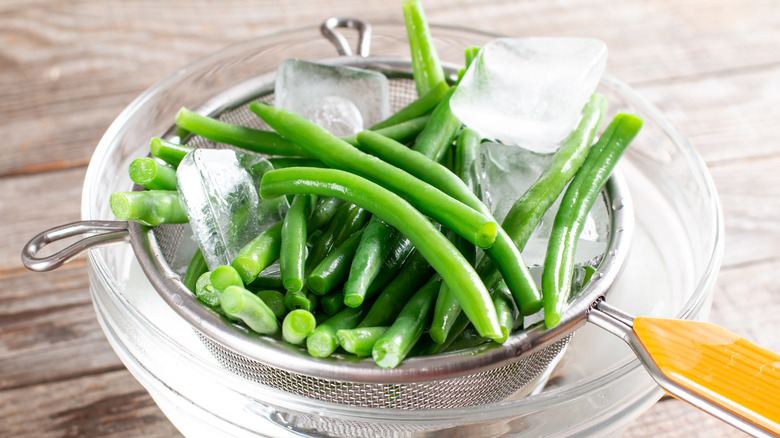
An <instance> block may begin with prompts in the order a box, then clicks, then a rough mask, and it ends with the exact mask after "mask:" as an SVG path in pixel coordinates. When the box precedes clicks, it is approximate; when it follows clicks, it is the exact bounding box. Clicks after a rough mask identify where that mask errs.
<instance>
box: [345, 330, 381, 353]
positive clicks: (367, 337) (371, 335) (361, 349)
mask: <svg viewBox="0 0 780 438" xmlns="http://www.w3.org/2000/svg"><path fill="white" fill-rule="evenodd" d="M388 328H389V327H358V328H353V329H341V330H339V331H337V332H336V338H337V339H338V341H339V345H341V347H342V348H344V350H346V351H347V352H348V353H352V354H354V355H356V356H371V351H372V350H373V348H374V344H375V343H376V341H377V340H378V339H379V338H381V337H382V335H384V334H385V332H386V331H387V329H388Z"/></svg>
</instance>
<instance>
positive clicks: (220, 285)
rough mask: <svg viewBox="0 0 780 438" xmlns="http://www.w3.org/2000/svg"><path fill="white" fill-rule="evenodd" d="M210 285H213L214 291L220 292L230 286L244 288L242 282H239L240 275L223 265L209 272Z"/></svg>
mask: <svg viewBox="0 0 780 438" xmlns="http://www.w3.org/2000/svg"><path fill="white" fill-rule="evenodd" d="M211 284H212V285H214V289H216V290H218V291H221V290H225V289H227V288H228V287H230V286H240V287H244V282H243V280H241V275H240V274H239V273H238V271H236V270H235V268H233V267H232V266H228V265H223V266H217V267H216V268H214V270H213V271H212V272H211Z"/></svg>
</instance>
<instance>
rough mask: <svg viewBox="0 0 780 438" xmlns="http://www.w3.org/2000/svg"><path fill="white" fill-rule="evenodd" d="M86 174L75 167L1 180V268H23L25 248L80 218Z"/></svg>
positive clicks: (82, 169)
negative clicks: (44, 233) (34, 239)
mask: <svg viewBox="0 0 780 438" xmlns="http://www.w3.org/2000/svg"><path fill="white" fill-rule="evenodd" d="M85 173H86V168H85V167H75V168H71V169H64V170H59V171H51V172H44V173H36V174H32V175H18V176H13V177H5V178H0V208H2V212H1V214H2V224H3V225H2V227H3V232H2V233H0V269H6V268H9V267H13V268H16V267H20V266H21V253H22V247H23V246H24V245H25V244H26V243H27V241H29V240H30V239H31V238H32V237H33V236H35V235H36V234H38V233H40V232H42V231H44V230H47V229H49V228H52V227H55V226H57V225H63V224H66V223H69V222H73V221H77V220H79V219H81V192H82V187H83V185H84V174H85ZM72 242H73V241H71V243H72ZM57 247H59V248H64V246H62V245H54V244H53V245H52V248H57ZM46 250H47V249H45V250H44V252H45V251H46ZM45 253H46V252H45ZM46 254H51V253H46Z"/></svg>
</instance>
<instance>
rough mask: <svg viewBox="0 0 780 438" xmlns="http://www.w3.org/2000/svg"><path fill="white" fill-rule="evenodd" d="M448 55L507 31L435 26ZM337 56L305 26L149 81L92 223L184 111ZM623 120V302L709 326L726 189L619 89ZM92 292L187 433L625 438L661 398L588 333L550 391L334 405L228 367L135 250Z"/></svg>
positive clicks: (96, 169) (143, 376) (143, 378)
mask: <svg viewBox="0 0 780 438" xmlns="http://www.w3.org/2000/svg"><path fill="white" fill-rule="evenodd" d="M432 33H433V35H434V38H435V39H436V44H437V48H438V50H439V55H440V57H441V59H442V61H443V62H445V63H451V64H455V65H457V64H461V63H462V59H463V49H464V48H465V47H467V46H472V45H482V44H484V43H485V42H487V41H489V40H491V39H493V38H495V37H496V35H492V34H489V33H484V32H478V31H473V30H468V29H463V28H455V27H441V26H439V27H437V26H434V27H432ZM371 51H372V53H371V55H372V56H381V57H397V58H408V46H407V41H406V31H405V28H404V27H403V24H401V23H373V35H372V37H371ZM335 56H336V53H335V50H334V46H333V45H332V44H331V43H330V42H328V41H327V40H325V39H324V38H322V37H321V36H320V35H319V32H318V30H317V29H316V28H311V27H309V28H301V29H294V30H290V31H286V32H282V33H279V34H275V35H271V36H267V37H263V38H259V39H256V40H252V41H248V42H245V43H241V44H238V45H235V46H231V47H229V48H226V49H224V50H222V51H219V52H218V53H215V54H212V55H210V56H208V57H206V58H203V59H201V60H200V61H197V62H195V63H194V64H192V65H190V66H188V67H185V68H183V69H181V70H179V71H177V72H176V73H174V74H173V75H172V76H170V77H168V78H167V79H165V80H163V81H162V82H160V83H159V84H157V85H155V86H154V87H152V88H150V89H149V90H148V91H146V92H145V93H143V94H142V95H141V96H139V97H138V98H137V99H136V100H135V101H134V102H133V103H131V104H130V105H129V106H128V107H127V108H126V109H125V110H124V111H123V112H122V113H121V114H120V115H119V117H118V118H117V119H116V120H115V121H114V123H113V124H112V125H111V126H110V128H109V129H108V131H107V132H106V134H105V135H104V137H103V138H102V140H101V141H100V143H99V145H98V147H97V150H96V151H95V154H94V156H93V157H92V160H91V162H90V165H89V169H88V171H87V176H86V181H85V184H84V194H83V200H82V216H83V219H85V220H97V219H101V220H105V219H113V217H112V214H111V212H110V209H109V203H108V197H109V195H110V194H111V193H112V192H114V191H125V190H129V189H130V188H131V187H132V182H131V181H130V179H129V177H128V174H127V168H128V166H129V164H130V162H131V161H132V160H133V159H134V158H137V157H140V156H145V155H146V154H148V145H149V140H150V139H151V138H152V137H154V136H162V135H163V134H165V133H166V132H168V131H169V129H170V128H171V126H172V122H173V120H174V118H175V115H176V113H177V111H178V109H179V108H180V107H182V106H185V107H188V108H208V109H209V110H212V111H213V110H217V109H218V108H215V107H214V104H213V103H210V102H213V99H214V98H215V96H218V95H221V94H223V93H224V92H226V90H229V89H230V88H231V87H232V86H234V85H235V84H238V83H241V82H244V81H249V80H251V79H253V78H257V77H259V76H261V75H264V74H269V73H270V72H273V71H274V70H275V69H276V66H277V65H278V64H279V63H280V62H281V61H282V60H284V59H287V58H292V57H294V58H299V59H309V60H322V59H326V58H333V57H335ZM598 91H599V92H601V93H603V94H604V95H605V96H606V97H607V99H608V101H609V103H610V109H609V113H608V117H611V116H612V115H613V114H614V113H615V112H617V111H627V112H633V113H635V114H638V115H639V116H640V117H642V118H643V119H644V121H645V125H644V127H643V129H642V132H640V134H639V136H638V137H637V139H636V140H635V142H634V143H633V144H632V146H631V147H630V148H629V150H628V151H627V153H626V155H624V157H623V158H622V160H621V163H620V167H621V169H622V171H623V174H624V176H625V178H626V180H627V182H628V187H629V190H630V191H631V194H632V197H633V203H634V208H635V212H636V218H637V224H636V225H637V229H636V234H635V237H634V243H633V246H632V250H631V254H630V256H629V259H628V262H627V265H626V267H625V270H624V273H623V275H622V277H621V278H620V280H619V282H618V283H617V285H616V287H615V288H614V290H613V292H612V293H611V295H610V296H609V302H610V304H612V305H614V306H616V307H618V308H620V309H621V310H624V311H626V312H629V313H633V314H637V315H640V314H641V315H648V316H667V317H678V318H686V319H705V318H706V317H707V313H708V311H709V308H710V304H711V296H712V292H713V284H714V281H715V277H716V275H717V271H718V268H719V266H720V261H721V257H722V251H723V239H722V236H723V229H722V226H723V225H722V219H721V216H720V210H719V206H718V201H717V196H716V193H715V189H714V185H713V183H712V181H711V178H710V176H709V174H708V172H707V170H706V167H705V165H704V163H703V161H702V160H701V158H700V157H699V155H698V154H697V153H696V151H695V150H694V149H693V147H692V146H691V145H690V143H689V142H688V141H687V140H686V139H685V138H684V137H683V136H682V135H681V134H680V133H679V132H678V131H677V130H676V128H674V126H672V125H671V124H670V123H669V122H668V121H667V120H666V119H665V118H664V116H663V115H662V114H661V113H660V112H659V111H658V110H657V109H656V108H654V107H653V106H652V105H650V104H649V103H648V102H647V101H645V100H644V99H643V98H642V97H640V96H639V95H637V94H636V93H635V92H634V91H633V90H631V89H630V88H629V87H628V86H626V85H625V84H623V83H621V82H620V81H618V80H616V79H614V78H611V77H609V76H606V77H605V78H604V79H603V80H602V82H601V84H600V85H599V90H598ZM88 257H89V263H88V264H89V278H90V289H91V293H92V297H93V301H94V305H95V309H96V312H97V316H98V320H99V322H100V324H101V327H102V328H103V330H104V332H105V334H106V337H107V338H108V340H109V342H110V343H111V345H112V347H113V348H114V350H115V351H116V353H117V354H118V355H119V357H120V359H121V360H122V361H123V362H124V363H125V365H126V366H127V368H128V369H129V370H130V372H131V373H132V374H133V375H134V376H135V377H136V378H137V379H138V380H139V381H140V382H141V383H142V384H143V385H144V386H145V387H146V389H147V390H148V391H149V393H150V394H151V396H152V397H153V398H154V400H155V402H156V403H157V404H158V405H159V406H160V408H161V409H162V411H163V412H164V413H165V415H166V416H168V418H169V419H170V420H171V421H172V422H173V424H174V425H175V426H176V427H177V428H178V429H179V430H180V431H181V432H182V433H184V434H185V435H187V436H225V435H228V436H307V435H313V436H348V437H353V436H354V437H361V436H379V435H385V436H440V435H441V436H446V435H458V436H460V435H462V436H469V437H480V436H515V435H524V434H526V435H529V436H573V435H577V436H587V435H598V436H605V435H610V434H615V435H616V434H619V433H620V432H621V431H622V430H624V429H625V427H627V426H628V424H630V422H631V421H632V420H634V419H635V418H636V417H637V416H639V415H640V414H641V413H642V412H644V411H645V410H646V409H647V408H649V407H650V406H651V405H652V404H653V403H655V402H656V401H657V400H658V399H659V398H660V396H661V395H662V391H661V390H660V389H659V388H658V387H657V386H656V385H655V383H654V382H653V381H652V380H651V378H650V377H649V375H648V374H647V373H646V372H645V371H644V369H643V368H642V366H641V365H640V364H639V362H638V360H637V359H636V358H635V357H634V356H633V354H632V353H631V351H630V350H629V349H628V347H627V346H625V345H623V343H622V341H621V340H620V339H617V338H616V337H614V336H613V335H610V334H608V333H606V332H604V331H601V330H600V329H598V328H594V327H591V326H586V327H584V328H582V329H580V330H579V331H578V333H577V334H576V335H575V336H574V338H573V340H572V342H571V343H570V345H569V348H568V352H567V353H566V354H565V355H564V357H563V359H562V360H561V361H560V363H559V364H558V365H557V367H556V368H555V370H554V371H553V372H552V375H551V376H550V378H549V381H548V384H547V385H546V386H543V387H539V388H537V390H536V391H535V392H534V393H533V394H532V395H530V396H524V397H510V398H509V399H507V400H505V401H502V402H498V403H492V404H488V405H480V406H475V407H469V408H458V409H438V410H430V409H429V410H394V409H378V408H362V407H355V406H347V405H340V404H335V403H330V402H322V401H317V400H313V399H309V398H306V397H303V396H298V395H293V394H290V393H286V392H283V391H279V390H275V389H272V388H269V387H267V386H264V385H261V384H259V383H256V382H252V381H249V380H247V379H244V378H242V377H240V376H238V375H235V374H233V373H232V372H229V371H227V370H226V369H224V368H223V367H222V366H220V364H219V363H218V362H217V361H216V360H215V359H214V358H213V356H212V355H211V353H210V352H209V351H208V350H207V349H206V347H205V346H204V344H203V343H202V342H201V341H200V340H199V338H198V336H197V335H196V333H195V331H194V330H193V329H192V327H190V326H189V325H188V324H187V323H186V322H185V321H184V320H183V319H181V318H180V317H179V316H178V315H177V314H176V313H175V312H174V311H173V310H171V309H170V308H169V307H168V306H167V305H166V304H165V303H164V302H163V300H162V299H161V298H160V297H159V296H158V294H157V293H156V292H155V290H154V289H153V288H152V287H151V285H150V284H149V282H148V280H147V279H146V277H145V276H144V274H143V272H142V271H141V269H140V267H139V266H138V263H137V262H136V259H135V256H134V254H133V252H132V249H131V248H130V246H129V245H114V246H110V247H104V248H100V249H95V250H91V251H90V252H89V255H88Z"/></svg>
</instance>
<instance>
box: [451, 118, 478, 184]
mask: <svg viewBox="0 0 780 438" xmlns="http://www.w3.org/2000/svg"><path fill="white" fill-rule="evenodd" d="M481 142H482V136H480V135H479V133H478V132H477V131H475V130H473V129H471V128H463V129H462V130H461V131H460V133H458V139H457V142H456V144H455V166H454V167H453V169H452V172H453V173H454V174H455V175H457V176H458V177H459V178H460V179H461V180H462V181H463V183H464V184H466V187H467V188H468V189H469V190H471V192H472V193H476V192H477V175H476V169H475V168H474V163H475V162H476V160H477V155H478V154H479V145H480V144H481Z"/></svg>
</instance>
